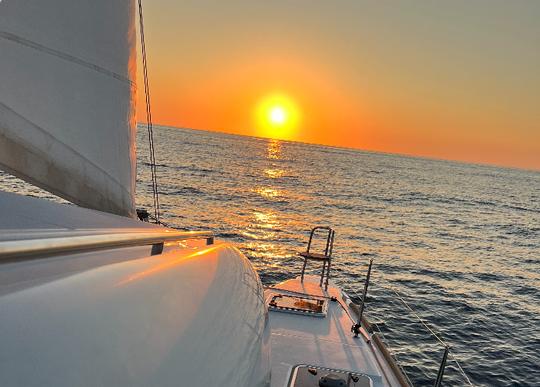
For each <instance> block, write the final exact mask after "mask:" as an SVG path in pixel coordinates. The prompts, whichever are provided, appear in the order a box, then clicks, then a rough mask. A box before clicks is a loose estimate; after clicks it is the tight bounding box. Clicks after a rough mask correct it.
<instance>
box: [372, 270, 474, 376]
mask: <svg viewBox="0 0 540 387" xmlns="http://www.w3.org/2000/svg"><path fill="white" fill-rule="evenodd" d="M383 281H384V282H385V283H386V286H388V288H389V289H390V290H391V291H392V292H393V293H394V294H395V295H396V297H397V298H398V299H399V300H400V301H401V303H402V304H403V305H404V306H405V307H406V308H407V309H409V311H410V312H411V313H412V314H413V315H414V316H415V317H416V318H417V319H418V320H419V321H420V323H421V324H422V325H423V326H424V327H425V328H426V329H427V330H428V331H429V332H430V333H431V334H432V335H433V336H434V337H435V338H436V339H437V340H438V341H439V342H440V343H441V344H443V345H444V346H446V347H449V348H451V347H450V345H449V344H447V343H446V342H445V341H444V340H443V339H442V338H440V337H439V336H438V335H437V334H436V333H435V332H434V331H433V330H432V329H431V328H430V327H429V326H428V325H427V322H425V320H423V319H422V318H421V317H420V316H419V315H418V314H417V313H416V311H414V310H413V308H412V307H411V306H410V305H409V304H408V303H407V302H406V301H405V300H404V299H403V297H402V296H401V294H400V293H399V292H398V291H397V289H395V288H394V287H393V286H392V285H391V284H390V283H389V281H388V280H386V278H383ZM377 328H378V327H377ZM450 356H451V357H452V360H453V361H454V362H455V363H456V365H457V366H458V368H459V371H460V373H461V375H462V376H463V377H464V378H465V379H466V380H467V382H468V383H469V385H470V386H474V384H473V383H472V382H471V380H470V379H469V376H468V375H467V373H466V372H465V370H464V369H463V368H462V367H461V364H460V363H459V361H458V360H457V359H456V357H455V355H454V354H453V353H452V352H450Z"/></svg>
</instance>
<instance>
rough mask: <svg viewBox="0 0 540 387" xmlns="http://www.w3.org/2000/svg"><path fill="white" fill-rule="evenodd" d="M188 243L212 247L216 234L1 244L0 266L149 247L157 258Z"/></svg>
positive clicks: (154, 233) (145, 233) (95, 237)
mask: <svg viewBox="0 0 540 387" xmlns="http://www.w3.org/2000/svg"><path fill="white" fill-rule="evenodd" d="M188 239H206V244H207V245H211V244H213V243H214V234H213V233H212V232H209V231H173V230H163V231H161V230H159V231H150V232H148V231H142V232H118V233H107V234H97V235H96V234H94V235H84V236H73V237H69V236H65V237H60V238H39V239H17V240H9V241H1V242H0V263H1V262H6V261H8V262H12V261H17V260H20V259H29V258H37V257H45V256H51V255H56V254H74V253H81V252H88V251H96V250H105V249H114V248H121V247H136V246H145V245H152V255H154V254H159V253H161V251H162V250H163V245H164V243H165V242H172V241H180V240H188Z"/></svg>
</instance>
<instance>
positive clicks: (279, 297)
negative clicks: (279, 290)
mask: <svg viewBox="0 0 540 387" xmlns="http://www.w3.org/2000/svg"><path fill="white" fill-rule="evenodd" d="M268 309H269V310H274V311H277V312H285V313H294V314H302V315H308V316H316V317H325V316H326V313H327V311H328V300H327V299H325V298H316V297H303V296H294V295H287V294H276V295H273V296H272V298H271V299H270V302H269V303H268Z"/></svg>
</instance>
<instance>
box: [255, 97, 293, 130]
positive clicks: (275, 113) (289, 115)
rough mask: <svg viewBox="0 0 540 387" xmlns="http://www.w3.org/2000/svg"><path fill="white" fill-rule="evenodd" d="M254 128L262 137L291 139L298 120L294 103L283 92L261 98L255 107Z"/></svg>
mask: <svg viewBox="0 0 540 387" xmlns="http://www.w3.org/2000/svg"><path fill="white" fill-rule="evenodd" d="M254 120H255V128H256V130H257V133H258V134H259V135H260V136H262V137H270V138H276V139H283V140H287V139H291V138H292V137H293V135H294V131H295V130H296V129H297V128H298V125H299V121H300V110H299V109H298V107H297V105H296V103H295V102H294V101H293V100H292V99H291V98H290V97H288V96H287V95H285V94H283V93H274V94H270V95H268V96H266V97H265V98H263V99H262V100H261V101H260V102H259V104H258V105H257V106H256V108H255V117H254Z"/></svg>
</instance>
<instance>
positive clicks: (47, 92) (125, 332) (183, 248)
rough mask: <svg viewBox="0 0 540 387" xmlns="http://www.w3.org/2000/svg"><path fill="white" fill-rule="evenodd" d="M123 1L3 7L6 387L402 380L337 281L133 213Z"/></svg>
mask: <svg viewBox="0 0 540 387" xmlns="http://www.w3.org/2000/svg"><path fill="white" fill-rule="evenodd" d="M135 20H136V4H135V1H134V0H115V1H111V0H93V1H72V0H50V1H46V2H45V1H40V0H26V1H9V0H8V1H2V2H0V53H1V55H0V168H1V169H2V170H5V171H7V172H9V173H12V174H13V175H16V176H18V177H20V178H22V179H24V180H26V181H27V182H30V183H32V184H34V185H36V186H38V187H41V188H43V189H45V190H47V191H49V192H51V193H53V194H55V195H58V196H60V197H61V198H64V199H66V200H68V201H69V202H71V203H72V204H73V205H65V204H59V203H54V202H51V201H47V200H45V199H40V198H33V197H25V196H21V195H16V194H13V193H7V192H0V213H1V214H2V220H3V221H2V223H1V225H0V229H1V231H0V385H2V386H78V385H92V386H94V385H99V386H169V385H171V386H172V385H175V386H231V387H239V386H247V387H257V386H276V387H277V386H279V387H281V386H291V387H293V386H294V387H307V386H323V387H324V386H328V387H331V386H402V385H408V382H407V380H406V378H405V377H404V375H403V374H402V373H401V371H400V369H399V367H397V366H396V364H395V363H394V362H393V359H392V358H391V356H389V354H388V352H387V350H386V349H385V348H384V345H383V344H382V343H381V342H380V341H377V340H376V338H375V337H374V336H373V335H372V334H371V333H370V332H369V331H368V330H367V329H366V326H365V325H366V324H365V323H364V322H360V324H356V328H355V329H353V331H354V332H351V331H350V327H351V325H352V324H354V322H355V318H354V313H355V308H354V304H353V303H352V302H351V300H350V298H349V297H348V296H347V295H346V294H345V293H344V292H343V291H341V290H340V289H339V288H338V287H337V286H336V285H335V284H333V283H332V282H331V281H330V282H329V283H326V284H325V285H323V284H322V282H319V279H318V278H315V277H312V276H305V277H303V278H295V279H291V280H289V281H286V282H284V283H281V284H278V285H276V286H274V287H270V288H265V287H264V286H263V285H262V283H261V281H260V279H259V276H258V274H257V273H256V271H255V270H254V269H253V267H252V265H251V264H250V262H249V260H248V259H247V258H246V257H245V256H244V255H243V254H242V253H241V252H240V251H239V250H238V249H237V248H235V247H234V246H232V245H230V244H228V243H225V242H221V241H217V240H215V239H214V236H213V234H212V233H211V232H206V231H192V232H185V231H178V230H175V229H172V228H167V227H164V226H162V225H159V224H152V223H148V222H141V221H139V220H137V219H136V209H135V161H136V157H135V142H134V138H135V130H136V128H135V89H136V87H135V86H136V85H135V70H136V29H135Z"/></svg>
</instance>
